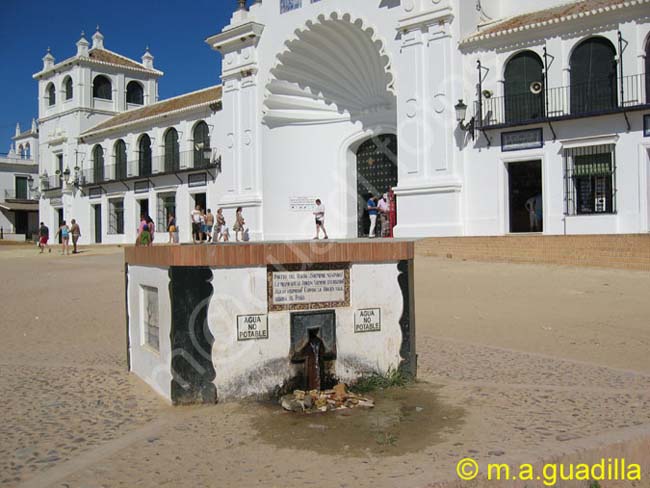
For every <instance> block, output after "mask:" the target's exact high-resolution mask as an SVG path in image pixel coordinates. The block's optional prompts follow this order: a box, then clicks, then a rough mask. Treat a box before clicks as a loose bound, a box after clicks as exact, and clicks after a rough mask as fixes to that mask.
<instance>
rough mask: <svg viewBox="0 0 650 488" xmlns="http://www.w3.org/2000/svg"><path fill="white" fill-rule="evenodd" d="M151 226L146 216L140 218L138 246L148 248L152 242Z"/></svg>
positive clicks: (136, 243)
mask: <svg viewBox="0 0 650 488" xmlns="http://www.w3.org/2000/svg"><path fill="white" fill-rule="evenodd" d="M150 240H151V239H150V235H149V226H148V225H147V218H146V216H145V215H144V214H142V215H141V216H140V225H139V226H138V237H137V238H136V240H135V245H136V246H148V245H149V241H150Z"/></svg>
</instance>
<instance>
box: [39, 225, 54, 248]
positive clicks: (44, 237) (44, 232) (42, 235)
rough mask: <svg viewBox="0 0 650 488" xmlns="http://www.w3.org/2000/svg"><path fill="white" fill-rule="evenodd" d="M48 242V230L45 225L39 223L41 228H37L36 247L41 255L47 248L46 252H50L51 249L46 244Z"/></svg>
mask: <svg viewBox="0 0 650 488" xmlns="http://www.w3.org/2000/svg"><path fill="white" fill-rule="evenodd" d="M49 240H50V229H49V228H48V226H47V225H45V224H44V223H43V222H41V226H40V227H39V228H38V247H39V248H40V249H41V254H43V251H44V250H45V248H46V247H47V252H52V248H51V247H50V245H49V244H48V243H47V241H49Z"/></svg>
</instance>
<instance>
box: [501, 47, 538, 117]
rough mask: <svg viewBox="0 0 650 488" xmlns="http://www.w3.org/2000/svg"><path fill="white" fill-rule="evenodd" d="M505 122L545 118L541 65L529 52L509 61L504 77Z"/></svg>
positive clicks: (536, 56) (534, 55) (532, 53)
mask: <svg viewBox="0 0 650 488" xmlns="http://www.w3.org/2000/svg"><path fill="white" fill-rule="evenodd" d="M504 78H505V84H504V94H505V98H504V101H505V115H506V122H524V121H528V120H537V119H540V118H542V117H543V116H544V90H543V86H544V65H543V64H542V60H541V59H540V57H539V56H538V55H537V54H535V53H534V52H532V51H524V52H521V53H519V54H517V55H515V56H514V57H513V58H511V59H510V61H508V64H507V65H506V69H505V73H504Z"/></svg>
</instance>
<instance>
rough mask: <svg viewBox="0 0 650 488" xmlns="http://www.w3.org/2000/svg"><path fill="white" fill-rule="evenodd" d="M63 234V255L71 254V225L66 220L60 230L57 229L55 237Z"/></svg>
mask: <svg viewBox="0 0 650 488" xmlns="http://www.w3.org/2000/svg"><path fill="white" fill-rule="evenodd" d="M59 235H60V236H61V255H62V256H64V255H66V254H67V255H70V227H68V225H67V224H66V223H65V220H64V221H62V222H61V226H60V227H59V230H57V231H56V236H54V237H55V238H57V237H59Z"/></svg>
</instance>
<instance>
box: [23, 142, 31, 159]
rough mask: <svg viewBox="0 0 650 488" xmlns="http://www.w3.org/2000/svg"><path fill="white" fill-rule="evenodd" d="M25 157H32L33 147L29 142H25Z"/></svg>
mask: <svg viewBox="0 0 650 488" xmlns="http://www.w3.org/2000/svg"><path fill="white" fill-rule="evenodd" d="M25 159H32V147H31V146H30V145H29V142H28V143H27V144H25Z"/></svg>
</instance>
